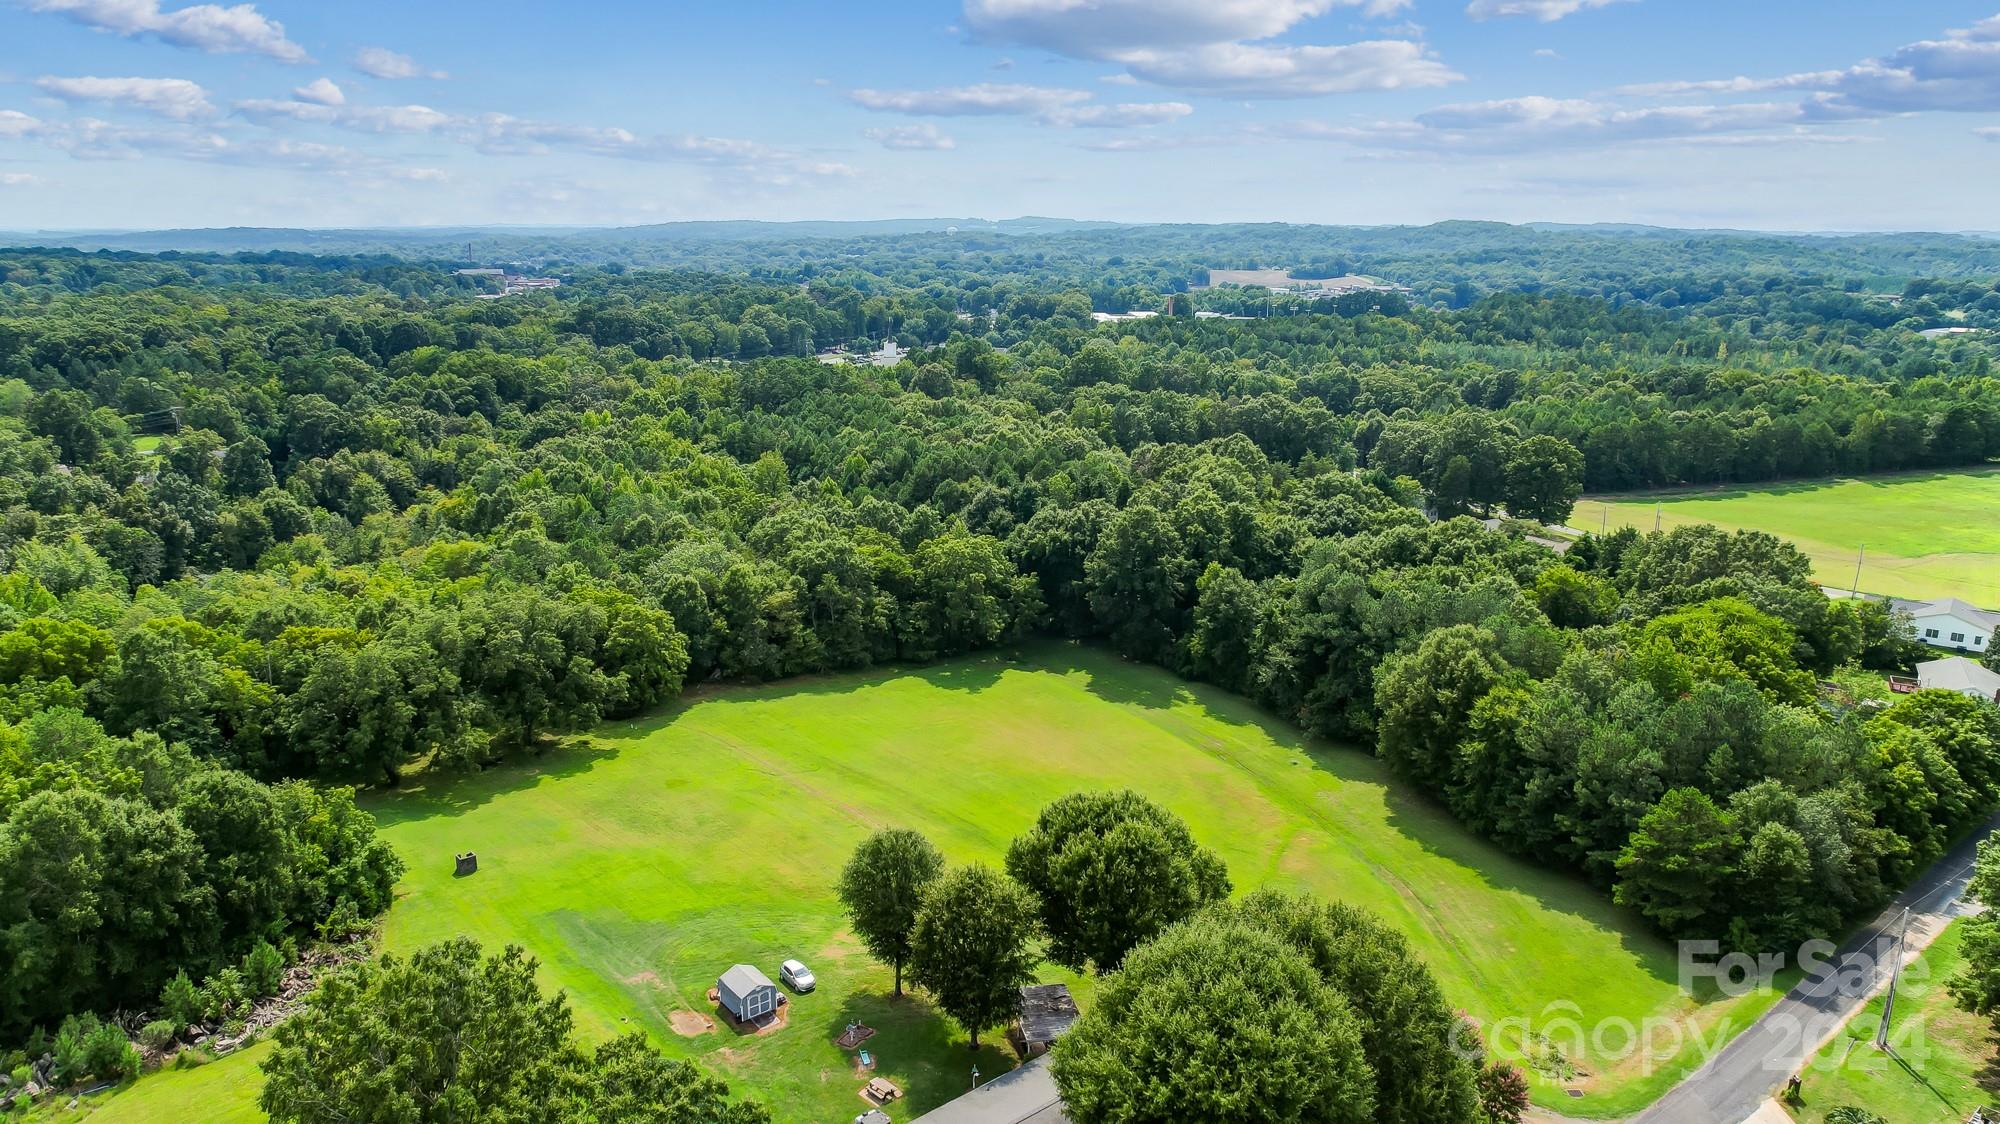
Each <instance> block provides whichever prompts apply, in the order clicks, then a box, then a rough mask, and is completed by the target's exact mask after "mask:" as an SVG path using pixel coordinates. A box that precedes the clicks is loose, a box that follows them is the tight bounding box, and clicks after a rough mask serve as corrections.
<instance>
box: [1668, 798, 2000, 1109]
mask: <svg viewBox="0 0 2000 1124" xmlns="http://www.w3.org/2000/svg"><path fill="white" fill-rule="evenodd" d="M1996 829H2000V816H1994V817H1993V818H1992V819H1989V820H1987V821H1986V823H1985V824H1983V825H1981V826H1980V828H1979V829H1978V830H1976V831H1974V832H1972V833H1971V834H1970V835H1968V836H1967V837H1966V838H1965V839H1964V840H1963V841H1961V842H1960V843H1959V844H1958V845H1957V846H1956V847H1953V848H1952V849H1951V851H1950V853H1948V854H1946V855H1945V857H1943V858H1941V859H1939V860H1938V861H1937V862H1936V863H1935V864H1934V865H1933V866H1932V867H1931V868H1930V869H1929V870H1927V871H1925V872H1924V874H1923V876H1922V877H1920V878H1918V879H1917V881H1916V882H1915V883H1913V884H1912V885H1911V886H1910V888H1909V889H1907V890H1905V891H1903V893H1902V895H1901V896H1900V897H1898V898H1897V899H1896V901H1895V902H1894V904H1892V905H1891V906H1890V907H1889V908H1888V909H1886V910H1884V911H1883V912H1882V915H1881V916H1880V917H1877V918H1876V919H1875V920H1874V921H1873V922H1870V923H1869V925H1868V926H1867V927H1866V928H1864V929H1862V930H1861V931H1860V932H1858V933H1856V934H1854V936H1853V937H1851V938H1850V939H1849V940H1848V941H1847V943H1846V944H1844V945H1842V946H1841V947H1840V950H1839V952H1838V953H1837V954H1836V956H1835V957H1834V963H1835V964H1836V965H1837V966H1838V970H1837V971H1830V972H1826V973H1823V974H1821V975H1819V976H1817V977H1814V978H1808V979H1805V980H1801V981H1800V982H1799V983H1798V985H1797V986H1795V987H1793V988H1792V990H1791V991H1789V992H1787V993H1786V995H1785V997H1784V998H1783V999H1780V1000H1779V1001H1778V1002H1777V1003H1776V1004H1775V1005H1773V1006H1772V1008H1771V1009H1770V1010H1769V1011H1768V1012H1766V1013H1765V1014H1764V1016H1763V1017H1762V1018H1760V1019H1758V1020H1757V1021H1756V1023H1754V1024H1753V1025H1752V1026H1751V1027H1750V1028H1749V1029H1748V1030H1745V1031H1744V1032H1743V1033H1742V1034H1739V1035H1737V1036H1736V1037H1735V1038H1734V1039H1732V1040H1731V1041H1730V1043H1729V1044H1728V1045H1727V1046H1725V1047H1723V1048H1722V1050H1721V1051H1720V1052H1719V1053H1717V1054H1716V1055H1715V1056H1714V1057H1712V1058H1710V1059H1709V1060H1708V1062H1707V1064H1705V1065H1703V1066H1702V1067H1701V1068H1700V1069H1697V1070H1695V1071H1694V1072H1693V1073H1691V1074H1689V1075H1688V1077H1687V1079H1686V1080H1684V1081H1682V1082H1681V1083H1680V1084H1679V1085H1676V1086H1674V1088H1673V1091H1671V1092H1669V1093H1668V1094H1667V1095H1666V1096H1664V1097H1662V1098H1660V1099H1659V1100H1658V1101H1656V1102H1654V1104H1653V1106H1652V1107H1651V1108H1648V1109H1647V1110H1646V1111H1644V1112H1642V1113H1640V1114H1639V1115H1637V1116H1634V1117H1633V1118H1632V1124H1742V1122H1743V1121H1744V1120H1746V1119H1748V1118H1749V1117H1750V1116H1751V1115H1752V1114H1753V1113H1755V1112H1756V1111H1757V1107H1758V1106H1759V1105H1760V1104H1762V1103H1763V1102H1764V1100H1765V1099H1766V1098H1768V1097H1770V1096H1771V1095H1772V1094H1773V1093H1774V1092H1776V1091H1778V1090H1779V1089H1780V1088H1781V1087H1782V1086H1783V1085H1784V1083H1785V1081H1786V1079H1787V1078H1789V1077H1791V1075H1792V1074H1794V1073H1797V1072H1799V1070H1800V1069H1801V1068H1802V1067H1803V1066H1804V1064H1805V1061H1806V1059H1807V1058H1808V1057H1810V1056H1811V1055H1812V1054H1813V1053H1815V1052H1817V1051H1818V1049H1819V1046H1820V1044H1821V1043H1822V1042H1824V1041H1825V1040H1826V1039H1827V1038H1828V1037H1829V1036H1830V1035H1832V1034H1833V1033H1834V1032H1835V1031H1837V1030H1838V1029H1839V1028H1840V1027H1841V1025H1842V1024H1844V1023H1846V1021H1847V1020H1848V1019H1849V1018H1850V1017H1852V1016H1853V1014H1854V1012H1855V1011H1857V1010H1859V1009H1860V1008H1861V1006H1862V1005H1863V1004H1864V1003H1866V1002H1867V1001H1868V998H1869V996H1871V995H1873V994H1874V993H1875V991H1876V990H1877V989H1878V988H1880V987H1881V986H1882V985H1883V984H1885V983H1886V982H1887V973H1888V970H1889V965H1888V957H1887V956H1886V955H1885V953H1886V951H1887V950H1888V949H1889V948H1890V947H1892V945H1893V943H1894V941H1895V939H1896V930H1897V928H1898V927H1899V926H1900V925H1901V923H1902V917H1903V910H1904V909H1905V908H1908V909H1909V910H1910V929H1909V937H1908V945H1909V947H1911V948H1919V947H1922V945H1924V944H1928V943H1929V942H1930V940H1931V938H1933V937H1935V936H1936V934H1937V931H1938V930H1939V929H1942V928H1943V927H1944V924H1945V923H1946V922H1947V921H1949V920H1950V919H1951V918H1952V917H1956V916H1959V915H1961V914H1963V913H1965V912H1967V911H1968V905H1967V904H1966V903H1962V902H1961V901H1960V900H1959V899H1960V897H1961V896H1962V895H1963V894H1964V893H1965V884H1966V882H1967V881H1968V880H1969V879H1970V878H1971V876H1972V860H1973V856H1974V854H1975V852H1976V851H1977V850H1978V847H1979V841H1980V840H1982V839H1985V838H1986V837H1987V836H1989V835H1991V834H1993V832H1994V831H1995V830H1996ZM1856 981H1861V982H1860V983H1859V986H1857V985H1856Z"/></svg>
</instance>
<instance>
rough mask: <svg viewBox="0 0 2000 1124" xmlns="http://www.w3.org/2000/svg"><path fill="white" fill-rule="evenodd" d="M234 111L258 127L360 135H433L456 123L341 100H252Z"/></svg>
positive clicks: (420, 110)
mask: <svg viewBox="0 0 2000 1124" xmlns="http://www.w3.org/2000/svg"><path fill="white" fill-rule="evenodd" d="M235 109H236V112H237V113H238V114H239V115H241V116H243V117H246V118H248V119H250V120H252V121H255V122H257V123H258V124H260V125H271V124H274V123H276V122H280V121H304V122H308V123H310V124H315V125H335V126H338V127H340V128H343V129H353V130H355V131H357V132H364V133H434V132H437V131H438V130H440V129H443V128H445V127H446V126H448V125H451V124H452V123H453V122H454V121H455V120H457V119H456V118H454V117H453V116H452V115H451V114H449V113H444V112H441V111H439V110H435V109H432V108H431V107H430V106H427V105H348V104H346V103H345V101H344V99H343V101H342V102H341V103H340V104H337V105H329V104H326V103H324V102H312V101H275V100H262V99H252V100H249V101H240V102H237V103H236V106H235Z"/></svg>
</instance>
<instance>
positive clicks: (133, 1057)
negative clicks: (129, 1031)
mask: <svg viewBox="0 0 2000 1124" xmlns="http://www.w3.org/2000/svg"><path fill="white" fill-rule="evenodd" d="M83 1059H84V1067H85V1068H86V1069H88V1070H89V1071H90V1073H91V1074H93V1075H95V1076H97V1077H100V1078H103V1079H104V1080H106V1081H125V1080H128V1079H130V1078H133V1077H137V1076H139V1051H138V1050H136V1049H134V1048H133V1046H132V1040H131V1039H130V1038H127V1037H125V1032H124V1031H123V1030H122V1029H120V1028H119V1026H118V1024H117V1023H99V1024H97V1026H96V1027H95V1028H93V1029H92V1030H91V1032H90V1034H89V1035H87V1036H86V1037H85V1038H84V1040H83Z"/></svg>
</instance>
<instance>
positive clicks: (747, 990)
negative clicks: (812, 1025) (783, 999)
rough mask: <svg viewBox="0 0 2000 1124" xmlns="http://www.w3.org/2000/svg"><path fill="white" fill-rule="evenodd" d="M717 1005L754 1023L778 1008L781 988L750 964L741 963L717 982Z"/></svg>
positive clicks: (738, 1019) (740, 1020)
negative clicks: (779, 989)
mask: <svg viewBox="0 0 2000 1124" xmlns="http://www.w3.org/2000/svg"><path fill="white" fill-rule="evenodd" d="M715 998H716V1002H718V1003H720V1004H722V1007H723V1009H724V1010H726V1011H728V1012H729V1013H730V1014H731V1015H734V1016H735V1017H736V1021H738V1022H746V1023H747V1022H751V1021H753V1020H756V1019H761V1018H763V1017H764V1016H765V1015H768V1014H770V1013H771V1012H773V1011H775V1010H777V1009H778V985H777V984H774V983H772V982H771V978H770V977H769V976H766V975H765V974H764V973H762V972H760V971H758V970H757V969H756V968H755V967H754V966H752V965H749V964H738V965H736V966H735V967H733V968H731V969H729V970H728V971H727V972H724V973H722V975H721V977H720V978H718V979H717V980H716V981H715Z"/></svg>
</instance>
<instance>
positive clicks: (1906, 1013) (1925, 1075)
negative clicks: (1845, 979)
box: [1792, 922, 2000, 1124]
mask: <svg viewBox="0 0 2000 1124" xmlns="http://www.w3.org/2000/svg"><path fill="white" fill-rule="evenodd" d="M1963 937H1964V923H1963V922H1954V923H1953V924H1952V925H1951V926H1950V927H1949V928H1947V929H1946V930H1945V931H1944V932H1943V933H1940V934H1939V935H1938V939H1937V940H1936V941H1935V942H1933V943H1932V944H1931V946H1930V947H1929V948H1927V949H1925V950H1924V951H1923V953H1922V954H1921V955H1919V956H1918V957H1917V958H1916V959H1915V960H1914V961H1912V962H1911V966H1910V967H1909V968H1907V969H1905V970H1904V973H1903V977H1902V980H1901V982H1900V983H1899V984H1898V985H1897V990H1896V1014H1895V1017H1894V1018H1893V1019H1892V1020H1891V1022H1890V1027H1889V1042H1890V1045H1891V1051H1890V1052H1887V1053H1885V1052H1883V1051H1881V1050H1877V1049H1876V1048H1875V1045H1874V1042H1875V1031H1876V1028H1877V1027H1878V1026H1879V1025H1880V1024H1881V1021H1882V998H1881V997H1880V996H1877V997H1876V998H1875V999H1874V1000H1872V1001H1871V1002H1869V1004H1868V1005H1867V1006H1866V1007H1864V1008H1863V1009H1862V1010H1861V1012H1860V1013H1859V1014H1857V1015H1855V1016H1854V1018H1853V1020H1852V1021H1850V1022H1849V1023H1848V1024H1847V1026H1846V1027H1844V1028H1843V1029H1842V1030H1841V1033H1840V1034H1839V1035H1838V1036H1836V1037H1835V1038H1834V1040H1833V1041H1832V1042H1831V1043H1829V1044H1828V1045H1827V1047H1826V1048H1825V1049H1823V1050H1821V1051H1820V1052H1819V1054H1818V1056H1816V1057H1815V1058H1814V1059H1813V1062H1812V1064H1811V1065H1809V1066H1807V1067H1806V1071H1805V1075H1804V1076H1805V1083H1804V1085H1803V1087H1802V1088H1801V1090H1800V1094H1801V1097H1802V1099H1803V1102H1804V1103H1803V1104H1801V1105H1799V1106H1797V1107H1795V1108H1794V1109H1793V1110H1792V1114H1793V1115H1794V1116H1795V1117H1797V1118H1798V1119H1800V1120H1804V1121H1807V1122H1809V1124H1819V1122H1820V1121H1822V1120H1824V1119H1826V1114H1827V1113H1829V1112H1831V1111H1833V1110H1834V1109H1836V1108H1839V1107H1841V1106H1842V1105H1855V1106H1858V1107H1860V1108H1865V1109H1867V1110H1868V1111H1870V1112H1873V1113H1874V1114H1876V1115H1877V1116H1880V1117H1882V1118H1883V1119H1885V1120H1891V1121H1894V1122H1895V1124H1957V1122H1958V1121H1961V1120H1964V1119H1966V1118H1967V1117H1968V1116H1970V1115H1972V1110H1973V1109H1976V1108H1981V1107H1993V1106H2000V1037H1996V1036H1995V1035H1994V1033H1993V1024H1992V1023H1991V1022H1989V1021H1988V1020H1987V1019H1986V1018H1984V1017H1983V1016H1980V1015H1974V1014H1969V1013H1967V1012H1965V1011H1962V1010H1960V1009H1959V1008H1958V1006H1957V1005H1956V1004H1955V1003H1953V1002H1952V998H1951V993H1950V992H1949V991H1947V990H1946V989H1945V981H1947V980H1949V979H1951V977H1953V976H1954V975H1957V974H1958V971H1959V969H1960V968H1961V967H1962V966H1963V965H1964V958H1963V956H1962V955H1961V953H1960V944H1961V941H1962V939H1963Z"/></svg>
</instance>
